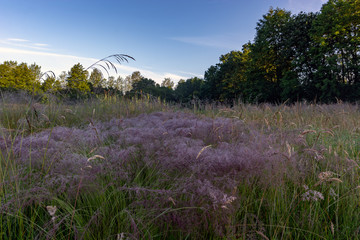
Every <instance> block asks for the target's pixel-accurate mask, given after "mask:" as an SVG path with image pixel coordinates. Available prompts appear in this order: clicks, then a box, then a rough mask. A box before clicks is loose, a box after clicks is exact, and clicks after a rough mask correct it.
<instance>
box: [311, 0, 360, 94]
mask: <svg viewBox="0 0 360 240" xmlns="http://www.w3.org/2000/svg"><path fill="white" fill-rule="evenodd" d="M313 40H314V42H315V43H316V44H317V46H316V49H314V50H313V51H314V58H316V59H317V61H319V62H320V63H321V65H320V67H319V69H317V72H316V75H315V78H316V79H317V88H319V89H320V91H321V93H322V94H321V96H320V99H321V100H324V101H334V100H335V97H341V95H342V96H344V97H345V99H347V100H356V99H359V98H360V91H359V90H360V50H359V48H360V4H359V1H358V0H329V1H328V2H327V3H326V4H324V5H323V7H322V8H321V13H320V14H319V16H318V18H317V19H316V21H315V22H314V28H313ZM339 89H340V90H342V91H343V93H342V94H341V93H340V92H339ZM340 94H341V95H340Z"/></svg>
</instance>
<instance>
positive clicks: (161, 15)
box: [0, 0, 326, 83]
mask: <svg viewBox="0 0 360 240" xmlns="http://www.w3.org/2000/svg"><path fill="white" fill-rule="evenodd" d="M325 1H326V0H251V1H249V0H118V1H115V0H112V1H111V0H102V1H90V0H88V1H77V0H41V1H40V0H32V1H29V0H22V1H19V0H0V29H1V30H0V62H1V63H2V62H4V61H7V60H16V61H18V62H26V63H29V64H30V63H34V62H35V63H37V64H38V65H40V66H41V67H42V71H43V72H45V71H48V70H52V71H54V72H55V73H56V74H57V75H58V74H60V72H61V71H69V70H70V68H71V67H72V66H73V65H74V64H76V63H78V62H80V63H81V64H83V66H84V67H87V66H90V65H91V64H92V63H94V62H95V61H96V60H98V59H101V58H103V57H106V56H108V55H111V54H116V53H123V54H128V55H130V56H132V57H134V58H135V59H136V61H130V62H129V63H124V64H122V65H121V66H119V68H118V70H119V74H120V75H121V76H122V77H125V76H127V75H129V74H131V73H132V72H133V71H140V72H141V74H142V75H143V76H145V77H148V78H152V79H153V80H155V81H156V82H158V83H160V82H161V81H162V80H163V79H164V78H165V77H170V78H171V79H172V80H174V81H175V82H177V81H178V80H179V79H181V78H183V79H187V78H190V77H194V76H198V77H202V76H203V74H204V72H205V71H206V70H207V69H208V68H209V67H210V66H211V65H214V64H216V63H218V59H219V57H220V55H222V54H226V53H228V52H229V51H231V50H240V49H241V46H242V45H243V44H244V43H246V42H248V41H252V40H253V38H254V35H255V27H256V23H257V22H258V20H259V19H261V18H262V16H263V15H264V14H266V13H267V12H268V10H269V9H270V7H274V8H276V7H280V8H285V9H286V10H290V11H291V12H292V13H298V12H300V11H305V12H309V11H313V12H315V11H319V10H320V9H321V5H322V4H323V3H324V2H325ZM111 75H114V76H117V74H116V73H115V72H111Z"/></svg>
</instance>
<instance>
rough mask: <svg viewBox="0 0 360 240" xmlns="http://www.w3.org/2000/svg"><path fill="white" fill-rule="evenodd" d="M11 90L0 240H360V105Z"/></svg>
mask: <svg viewBox="0 0 360 240" xmlns="http://www.w3.org/2000/svg"><path fill="white" fill-rule="evenodd" d="M9 99H11V98H9V97H3V101H2V104H1V106H0V108H1V114H0V123H1V130H0V177H1V185H0V190H1V191H0V200H1V208H0V211H1V215H0V229H1V231H0V232H1V235H0V239H356V238H358V237H359V236H358V234H359V233H360V232H359V227H360V225H359V222H360V221H359V220H360V219H359V218H360V217H359V216H360V215H359V194H360V193H359V192H358V191H360V187H359V165H358V164H359V142H358V141H359V140H360V138H359V134H360V131H359V129H360V126H359V125H360V122H359V121H358V119H359V117H360V116H359V115H360V114H359V111H358V106H357V105H350V104H344V103H338V104H334V105H311V104H305V103H297V104H295V105H291V106H287V105H278V106H275V105H267V104H263V105H257V106H255V105H247V104H242V103H239V104H237V105H235V106H234V107H233V108H227V107H225V106H219V105H217V106H215V105H204V106H197V107H196V109H195V108H194V109H181V108H180V107H177V106H170V105H168V104H165V103H162V102H159V101H156V100H151V99H146V98H145V99H142V100H136V99H133V100H127V99H122V98H114V97H113V98H107V99H102V100H93V101H88V102H86V103H78V104H65V103H56V102H49V103H47V104H40V103H34V102H33V103H31V104H27V103H26V102H24V101H20V102H19V101H17V102H16V101H14V100H11V101H10V100H9Z"/></svg>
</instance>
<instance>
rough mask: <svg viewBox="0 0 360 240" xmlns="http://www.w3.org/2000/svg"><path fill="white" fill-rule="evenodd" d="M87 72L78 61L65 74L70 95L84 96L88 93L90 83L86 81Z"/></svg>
mask: <svg viewBox="0 0 360 240" xmlns="http://www.w3.org/2000/svg"><path fill="white" fill-rule="evenodd" d="M87 79H88V72H87V71H86V70H84V67H83V66H82V65H81V64H80V63H78V64H75V65H74V66H73V67H72V68H71V70H70V71H69V72H68V74H67V78H66V82H67V88H68V90H69V91H70V94H71V96H72V97H75V98H79V97H84V96H85V95H86V94H88V93H90V84H89V82H88V80H87Z"/></svg>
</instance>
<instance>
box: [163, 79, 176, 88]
mask: <svg viewBox="0 0 360 240" xmlns="http://www.w3.org/2000/svg"><path fill="white" fill-rule="evenodd" d="M161 86H162V87H166V88H170V89H173V87H174V82H173V81H172V80H171V79H170V78H165V79H164V80H163V81H162V83H161Z"/></svg>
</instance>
